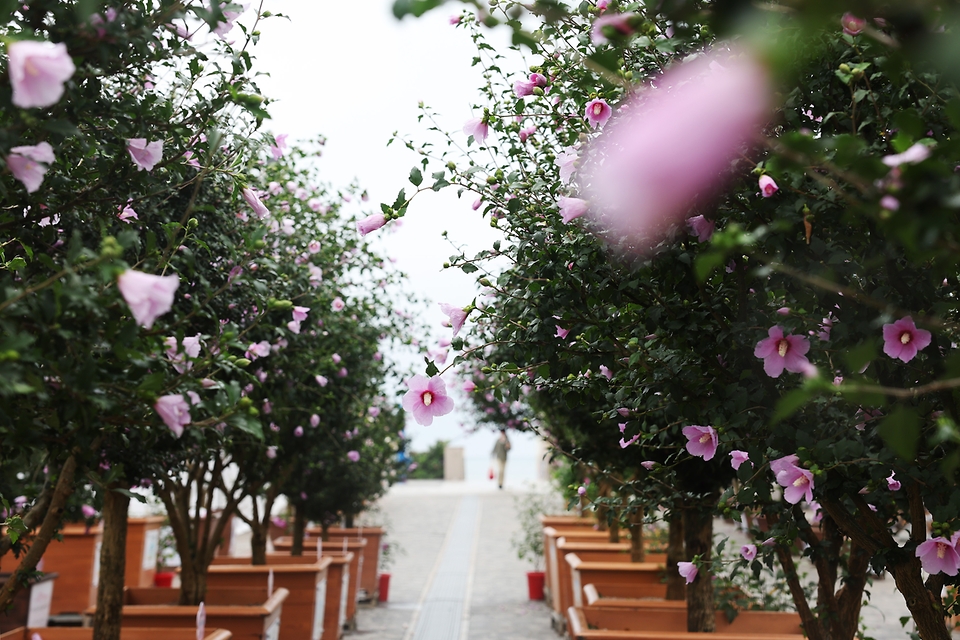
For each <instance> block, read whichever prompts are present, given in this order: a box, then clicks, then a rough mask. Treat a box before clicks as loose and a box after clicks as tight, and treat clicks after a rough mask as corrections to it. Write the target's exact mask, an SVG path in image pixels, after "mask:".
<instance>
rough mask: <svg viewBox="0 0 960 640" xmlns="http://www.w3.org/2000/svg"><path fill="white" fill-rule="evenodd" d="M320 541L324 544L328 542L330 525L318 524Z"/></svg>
mask: <svg viewBox="0 0 960 640" xmlns="http://www.w3.org/2000/svg"><path fill="white" fill-rule="evenodd" d="M320 539H321V540H323V541H324V542H330V525H329V524H327V523H326V522H321V523H320Z"/></svg>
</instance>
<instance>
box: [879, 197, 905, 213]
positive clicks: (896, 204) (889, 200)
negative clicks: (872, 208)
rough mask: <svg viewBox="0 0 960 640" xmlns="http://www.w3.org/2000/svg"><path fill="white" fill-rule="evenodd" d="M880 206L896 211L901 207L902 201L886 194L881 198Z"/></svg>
mask: <svg viewBox="0 0 960 640" xmlns="http://www.w3.org/2000/svg"><path fill="white" fill-rule="evenodd" d="M880 206H881V207H882V208H884V209H886V210H887V211H896V210H897V209H899V208H900V201H899V200H897V199H896V198H894V197H893V196H891V195H885V196H883V197H882V198H880Z"/></svg>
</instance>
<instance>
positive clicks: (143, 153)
mask: <svg viewBox="0 0 960 640" xmlns="http://www.w3.org/2000/svg"><path fill="white" fill-rule="evenodd" d="M127 153H129V154H130V157H131V158H132V159H133V163H134V164H135V165H137V171H153V168H154V167H155V166H156V165H157V163H158V162H160V159H161V158H163V140H154V141H153V142H147V139H146V138H128V139H127Z"/></svg>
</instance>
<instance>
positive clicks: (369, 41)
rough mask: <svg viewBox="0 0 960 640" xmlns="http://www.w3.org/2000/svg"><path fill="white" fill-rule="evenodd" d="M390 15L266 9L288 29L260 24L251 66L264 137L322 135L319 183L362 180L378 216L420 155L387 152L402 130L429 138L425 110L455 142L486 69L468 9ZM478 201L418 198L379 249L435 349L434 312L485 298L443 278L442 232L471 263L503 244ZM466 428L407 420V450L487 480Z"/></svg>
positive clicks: (520, 456) (445, 333) (301, 3)
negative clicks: (418, 309)
mask: <svg viewBox="0 0 960 640" xmlns="http://www.w3.org/2000/svg"><path fill="white" fill-rule="evenodd" d="M390 5H391V0H351V1H349V2H333V1H331V0H265V2H264V9H265V10H269V11H271V12H274V13H283V14H284V15H287V16H289V17H290V18H291V19H290V20H289V21H288V20H284V19H279V18H270V19H268V20H266V21H264V22H263V23H262V24H261V27H260V31H261V39H260V42H259V44H258V45H257V46H256V47H255V48H254V49H253V55H254V56H255V58H256V63H255V65H254V68H255V69H259V70H260V71H261V72H266V73H269V74H270V77H264V78H260V79H258V83H259V85H260V88H261V90H262V91H263V93H264V95H266V96H268V97H270V98H271V99H274V100H275V101H276V102H274V103H273V104H272V105H271V106H270V113H271V115H272V116H273V120H272V121H270V122H267V123H266V124H265V127H266V128H267V129H269V130H270V131H272V132H273V133H276V134H280V133H288V134H290V136H291V139H298V140H306V139H310V138H314V137H316V136H317V135H320V134H322V135H324V136H326V138H327V145H326V151H325V152H324V156H323V157H322V158H321V159H320V161H319V163H318V166H319V167H320V169H321V174H322V176H323V178H324V179H325V180H326V181H327V182H329V183H331V184H332V185H334V186H346V185H347V184H348V183H349V182H350V181H352V180H354V179H357V180H358V181H359V183H360V185H361V187H362V188H365V189H367V191H368V192H369V195H370V201H369V203H367V205H366V206H367V207H368V208H369V209H370V210H371V211H372V210H374V209H377V210H378V209H379V203H380V202H387V203H392V202H393V200H394V199H395V198H396V195H397V192H398V191H399V190H400V189H401V188H406V189H407V192H408V193H410V192H411V189H412V188H413V185H411V184H410V183H409V182H408V181H407V176H408V174H409V172H410V168H411V167H412V166H414V165H415V164H417V161H418V156H417V155H416V154H414V153H413V152H411V151H409V150H408V149H406V148H405V147H404V146H403V145H402V144H397V143H394V144H393V145H391V146H390V147H389V148H388V147H386V143H387V140H388V139H389V138H390V137H391V136H392V134H393V133H394V132H395V131H398V132H399V133H400V134H401V135H402V134H409V135H408V137H410V138H411V139H413V140H414V141H416V142H420V141H423V140H425V139H427V131H426V125H421V124H418V123H417V116H418V115H419V113H420V111H419V109H418V103H419V102H420V101H423V102H424V103H425V104H426V105H428V106H430V107H432V109H433V110H434V111H435V112H437V113H438V114H440V117H439V120H438V121H439V123H440V125H441V127H442V128H444V129H446V130H448V131H452V132H459V131H460V129H461V127H462V126H463V123H464V122H466V121H467V120H468V119H470V118H472V117H476V116H477V115H479V113H477V114H474V113H473V112H472V110H471V105H472V103H473V101H474V100H475V99H476V96H477V95H478V92H477V88H478V87H479V86H480V85H481V82H482V79H481V76H480V71H479V69H478V68H476V67H471V66H470V62H471V60H472V58H473V56H474V55H475V49H474V47H473V43H472V42H471V40H470V38H469V35H468V32H467V31H466V30H464V29H462V28H455V27H453V26H451V25H450V24H449V20H448V19H449V17H450V16H451V15H453V14H455V13H458V12H459V11H460V10H461V7H462V5H461V4H460V3H459V2H450V3H449V4H448V5H446V6H444V7H441V8H440V9H438V10H435V11H433V12H431V13H429V14H427V15H426V16H424V17H422V18H420V19H416V20H414V19H411V18H407V19H406V20H404V21H403V22H399V21H397V20H396V19H395V18H394V17H393V15H392V14H391V12H390ZM245 17H248V16H245ZM490 41H491V44H494V45H495V46H499V45H500V44H505V43H506V41H507V37H506V34H504V33H498V34H492V35H491V36H490ZM462 142H463V143H465V142H466V136H463V140H462ZM425 177H426V179H427V180H429V176H425ZM474 199H475V198H474V197H472V196H470V195H469V194H465V195H464V198H463V200H458V199H457V197H456V191H455V190H454V189H450V190H448V191H445V192H441V193H439V194H434V193H432V192H431V193H424V194H421V195H420V196H418V197H417V199H416V200H415V201H414V203H413V205H412V206H411V208H410V210H409V212H408V213H407V215H406V217H405V218H404V219H403V225H402V226H401V227H400V228H399V229H397V230H396V231H395V232H393V233H383V234H380V235H381V236H382V239H378V240H377V242H383V243H384V245H383V246H384V247H385V249H386V254H387V255H390V256H393V257H395V258H396V259H397V266H398V267H399V268H400V269H401V270H403V271H404V272H405V273H407V274H408V275H409V276H410V280H409V283H408V290H409V291H411V292H415V293H416V295H418V296H419V297H420V298H422V299H425V300H427V301H428V308H427V309H425V313H424V315H423V319H424V320H425V321H426V322H428V323H429V324H431V325H433V326H434V327H436V331H435V333H434V335H433V339H434V340H436V339H437V338H440V337H449V329H443V328H442V327H441V326H440V322H441V321H442V320H443V319H444V318H445V317H446V316H444V315H443V314H442V313H441V312H440V310H439V307H438V306H437V303H439V302H449V303H451V304H456V305H466V304H467V303H469V302H470V301H471V300H472V299H473V297H474V296H475V295H477V293H478V288H477V285H476V284H475V282H474V278H473V277H471V276H467V275H465V274H463V273H462V272H460V271H454V270H443V269H442V265H443V263H444V261H446V260H447V259H448V258H449V256H450V255H451V254H452V253H453V251H452V248H451V246H450V245H449V244H448V243H447V242H446V241H445V240H444V239H443V238H442V237H441V233H442V232H443V231H445V230H446V231H448V232H449V236H450V238H451V240H453V241H454V242H456V243H457V244H467V245H468V246H469V247H470V248H471V249H470V251H469V253H472V252H473V251H476V250H479V249H482V248H487V247H489V246H490V244H491V243H492V242H493V240H494V239H496V235H495V232H494V230H492V229H491V228H490V226H489V223H488V222H487V221H486V220H484V219H483V218H482V217H481V216H480V215H479V214H478V213H475V212H474V211H472V210H471V208H470V205H471V203H472V202H473V201H474ZM350 206H355V205H350ZM420 371H422V366H421V368H420ZM455 397H456V398H457V402H458V405H460V404H464V403H465V402H466V400H465V399H464V398H463V396H462V394H458V395H457V396H455ZM468 420H469V416H468V415H466V414H464V413H461V412H460V411H459V410H457V411H454V413H453V414H450V415H448V416H445V417H443V418H440V419H436V420H435V421H434V424H433V425H432V426H430V427H421V426H419V425H417V424H416V423H415V422H414V421H413V420H412V419H408V421H407V434H408V435H409V436H410V437H412V439H413V444H412V448H413V449H416V450H423V449H425V448H426V447H427V446H429V444H431V443H432V442H434V441H436V440H438V439H445V440H452V441H454V443H455V444H457V445H459V446H464V447H465V455H466V459H467V477H468V479H475V480H476V479H480V478H481V477H482V476H484V475H485V474H486V471H487V467H488V460H489V455H490V454H489V452H490V450H491V449H492V448H493V442H494V436H493V434H492V433H489V432H481V433H478V434H475V435H473V436H470V437H466V436H465V435H464V433H463V431H462V429H461V427H460V424H461V423H464V422H465V421H468ZM538 457H539V456H538V454H537V448H536V444H535V441H534V438H532V437H519V436H518V437H516V438H514V447H513V450H512V452H511V467H512V469H513V474H512V476H513V478H517V479H519V478H526V477H528V476H529V477H530V478H531V479H532V478H533V471H532V465H533V463H534V460H536V459H537V458H538ZM527 465H530V468H529V469H528V468H527ZM508 473H509V472H508Z"/></svg>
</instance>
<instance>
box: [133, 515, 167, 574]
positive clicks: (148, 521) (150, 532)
mask: <svg viewBox="0 0 960 640" xmlns="http://www.w3.org/2000/svg"><path fill="white" fill-rule="evenodd" d="M164 520H165V518H164V517H163V516H148V517H146V518H129V519H128V520H127V564H126V567H125V569H124V575H123V584H124V586H127V587H152V586H153V576H154V575H155V574H156V573H157V554H159V553H160V526H161V525H162V524H163V521H164Z"/></svg>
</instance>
